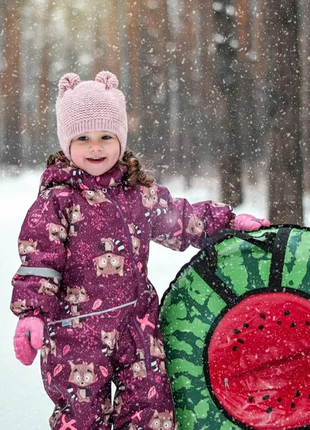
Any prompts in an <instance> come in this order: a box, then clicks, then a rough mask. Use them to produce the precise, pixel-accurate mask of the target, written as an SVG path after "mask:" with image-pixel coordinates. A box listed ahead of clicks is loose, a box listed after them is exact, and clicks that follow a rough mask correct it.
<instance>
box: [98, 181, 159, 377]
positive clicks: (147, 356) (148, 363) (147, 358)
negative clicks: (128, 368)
mask: <svg viewBox="0 0 310 430" xmlns="http://www.w3.org/2000/svg"><path fill="white" fill-rule="evenodd" d="M102 192H103V193H105V194H107V196H108V198H109V199H110V201H111V203H112V204H113V205H114V207H115V208H116V210H117V211H118V213H119V215H120V217H121V219H122V221H123V224H124V230H125V234H126V237H127V240H128V248H129V255H130V259H131V264H132V266H133V270H134V273H135V277H136V280H137V283H138V286H143V288H144V285H142V283H141V275H140V272H139V271H138V268H137V265H136V263H135V260H134V256H133V252H132V244H131V234H130V231H129V227H128V224H127V222H126V219H125V216H124V214H123V211H122V209H121V208H120V206H119V204H118V203H117V202H116V201H115V200H114V199H113V198H111V195H110V194H109V193H108V190H107V189H106V188H104V189H103V190H102ZM138 290H139V289H138ZM138 292H139V291H138ZM137 305H138V299H137V303H136V306H137ZM134 325H135V327H136V329H137V331H138V334H139V337H140V339H141V342H142V344H143V349H144V352H145V366H146V369H147V370H152V366H151V354H150V351H149V348H147V346H146V343H145V338H144V336H143V333H142V331H141V328H140V327H139V325H138V323H137V321H136V320H135V319H134Z"/></svg>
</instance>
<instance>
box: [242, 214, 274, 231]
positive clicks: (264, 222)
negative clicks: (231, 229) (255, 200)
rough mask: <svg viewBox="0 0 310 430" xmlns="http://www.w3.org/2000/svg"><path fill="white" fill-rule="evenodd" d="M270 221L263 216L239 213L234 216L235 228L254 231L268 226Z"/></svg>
mask: <svg viewBox="0 0 310 430" xmlns="http://www.w3.org/2000/svg"><path fill="white" fill-rule="evenodd" d="M269 226H270V221H269V220H268V219H265V218H256V217H255V216H253V215H248V214H240V215H237V216H236V218H235V229H236V230H245V231H254V230H259V229H260V228H261V227H269Z"/></svg>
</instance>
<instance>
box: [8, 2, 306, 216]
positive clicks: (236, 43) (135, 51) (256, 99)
mask: <svg viewBox="0 0 310 430" xmlns="http://www.w3.org/2000/svg"><path fill="white" fill-rule="evenodd" d="M101 70H110V71H112V72H113V73H115V74H116V75H117V76H118V77H119V80H120V87H121V89H122V90H123V91H124V93H125V94H126V97H127V100H128V101H127V105H128V118H129V146H130V148H131V149H132V150H133V151H135V152H137V153H142V154H144V155H145V158H146V160H150V161H152V165H153V170H154V172H155V176H156V178H157V180H159V181H164V180H165V181H166V180H167V177H168V178H171V177H172V178H173V177H174V176H179V175H182V176H183V178H184V180H185V183H186V186H187V187H191V185H192V184H193V183H194V181H195V179H197V178H203V177H204V175H205V174H206V172H209V173H210V172H211V173H212V174H213V175H214V180H217V181H219V189H220V194H221V195H220V198H221V200H222V201H224V202H229V203H231V204H232V205H233V206H238V205H240V204H241V203H242V201H243V198H244V188H245V187H246V185H247V184H249V183H250V184H254V185H255V184H256V183H258V182H259V181H260V180H264V181H267V183H268V202H269V203H268V208H269V217H270V219H271V220H272V221H273V222H276V223H280V222H281V223H282V222H283V223H294V224H297V223H298V224H302V223H303V219H304V215H303V198H304V196H305V195H306V194H309V193H310V163H309V157H310V139H309V137H310V118H309V106H310V79H309V76H310V5H309V2H308V1H307V0H281V1H276V0H218V1H217V0H216V1H212V0H128V1H125V0H75V1H70V0H69V1H65V2H58V1H55V0H54V1H53V0H1V2H0V78H1V81H0V95H1V98H0V168H1V174H2V176H8V175H18V174H19V173H20V172H22V171H23V170H24V169H29V168H34V167H39V166H42V167H43V164H44V161H45V159H46V157H47V155H49V154H50V153H52V152H55V151H57V150H58V141H57V134H56V123H55V109H54V106H55V100H56V97H57V91H58V88H57V83H58V80H59V78H60V77H61V76H62V75H63V74H64V73H67V72H69V71H72V72H75V73H78V74H79V75H80V76H81V78H82V79H93V78H94V77H95V75H96V74H97V73H98V72H99V71H101Z"/></svg>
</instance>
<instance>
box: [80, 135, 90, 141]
mask: <svg viewBox="0 0 310 430" xmlns="http://www.w3.org/2000/svg"><path fill="white" fill-rule="evenodd" d="M77 140H83V141H84V140H88V137H87V136H80V137H78V139H77Z"/></svg>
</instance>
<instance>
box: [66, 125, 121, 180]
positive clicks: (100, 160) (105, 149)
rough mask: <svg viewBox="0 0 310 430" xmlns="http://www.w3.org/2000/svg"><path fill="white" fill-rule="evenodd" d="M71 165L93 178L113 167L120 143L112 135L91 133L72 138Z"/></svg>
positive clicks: (100, 132)
mask: <svg viewBox="0 0 310 430" xmlns="http://www.w3.org/2000/svg"><path fill="white" fill-rule="evenodd" d="M70 155H71V159H72V161H73V163H74V164H75V165H76V166H77V167H79V168H80V169H82V170H84V171H85V172H87V173H89V174H90V175H93V176H100V175H102V174H103V173H105V172H107V171H108V170H110V169H111V167H113V166H114V164H115V163H116V162H117V160H118V158H119V155H120V143H119V140H118V138H117V137H116V135H115V134H114V133H110V132H109V131H91V132H89V133H83V134H80V135H78V136H77V137H75V138H73V139H72V141H71V146H70Z"/></svg>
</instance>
